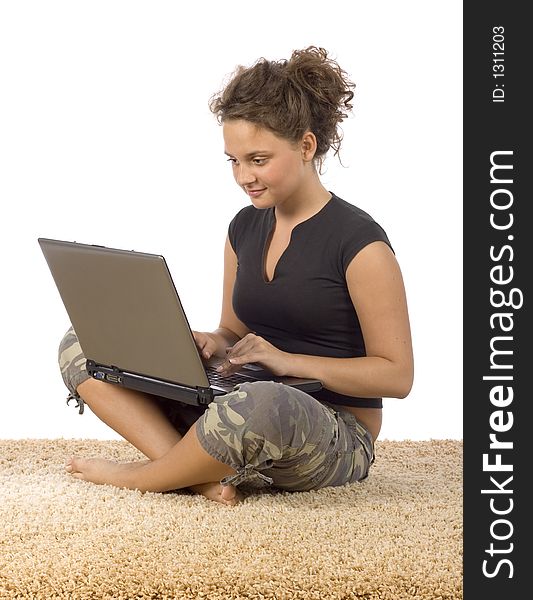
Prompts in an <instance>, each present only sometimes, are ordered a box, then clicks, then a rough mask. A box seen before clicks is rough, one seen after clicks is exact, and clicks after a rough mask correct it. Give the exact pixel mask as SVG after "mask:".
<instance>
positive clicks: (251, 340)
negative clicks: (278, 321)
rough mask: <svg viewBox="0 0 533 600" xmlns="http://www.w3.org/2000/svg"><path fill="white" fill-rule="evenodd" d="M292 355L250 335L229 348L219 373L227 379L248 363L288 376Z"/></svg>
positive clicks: (252, 334) (218, 369) (260, 338)
mask: <svg viewBox="0 0 533 600" xmlns="http://www.w3.org/2000/svg"><path fill="white" fill-rule="evenodd" d="M289 359H290V354H289V353H288V352H283V351H282V350H278V349H277V348H276V347H275V346H273V345H272V344H271V343H270V342H267V341H266V340H265V339H264V338H262V337H259V336H258V335H255V334H254V333H249V334H247V335H245V336H244V337H243V338H242V339H241V340H239V341H238V342H237V343H236V344H235V345H234V346H232V347H231V348H228V351H227V355H226V360H225V361H224V362H223V363H222V365H220V366H219V367H218V368H217V371H218V372H219V373H220V374H221V375H223V376H224V377H227V376H228V375H231V374H232V373H235V372H237V371H239V370H240V368H241V367H242V365H244V364H246V363H259V364H260V365H261V366H262V367H264V368H265V369H268V370H269V371H271V372H272V373H273V374H274V375H288V369H289Z"/></svg>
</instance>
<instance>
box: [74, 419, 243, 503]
mask: <svg viewBox="0 0 533 600" xmlns="http://www.w3.org/2000/svg"><path fill="white" fill-rule="evenodd" d="M70 468H71V473H72V474H73V476H74V477H76V478H78V479H83V480H85V481H92V482H93V483H97V484H110V485H115V486H117V487H122V488H129V489H137V490H140V491H141V492H164V491H168V490H175V489H181V488H187V487H190V486H194V485H197V484H203V483H210V482H213V481H218V480H220V479H222V478H223V477H227V476H229V475H234V474H235V473H236V471H235V469H233V468H232V467H229V466H228V465H226V464H224V463H222V462H220V461H218V460H216V459H215V458H213V457H212V456H211V455H210V454H209V453H208V452H206V451H205V450H204V449H203V447H202V446H201V444H200V442H199V441H198V437H197V435H196V427H195V426H194V425H193V426H192V427H191V428H190V429H189V431H188V432H187V433H186V434H185V436H184V437H183V438H182V439H181V440H180V441H179V442H178V443H177V444H175V445H174V446H173V447H172V448H171V449H170V450H169V451H168V452H167V453H166V454H165V455H164V456H162V457H161V458H158V459H156V460H153V461H149V462H141V463H139V465H138V466H137V467H135V466H132V464H131V463H129V464H127V465H121V464H119V463H116V462H113V461H108V460H101V459H82V458H74V459H72V461H71V463H70Z"/></svg>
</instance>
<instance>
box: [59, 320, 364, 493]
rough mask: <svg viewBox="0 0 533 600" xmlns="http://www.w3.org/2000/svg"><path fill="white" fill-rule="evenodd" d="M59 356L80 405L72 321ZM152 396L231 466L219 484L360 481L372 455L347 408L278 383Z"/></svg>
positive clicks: (300, 487)
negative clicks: (185, 397) (196, 401)
mask: <svg viewBox="0 0 533 600" xmlns="http://www.w3.org/2000/svg"><path fill="white" fill-rule="evenodd" d="M59 364H60V369H61V374H62V377H63V381H64V382H65V385H66V386H67V388H68V389H69V391H70V395H69V398H76V399H77V401H78V404H79V406H80V412H82V411H83V401H82V400H81V399H80V398H79V396H78V394H77V393H76V387H77V386H78V385H79V384H80V383H81V382H82V381H84V380H85V379H88V378H89V375H88V373H87V371H86V369H85V357H84V356H83V352H82V350H81V347H80V345H79V342H78V339H77V337H76V334H75V333H74V330H73V329H72V328H70V329H69V330H68V331H67V333H66V335H65V337H64V338H63V340H62V341H61V344H60V347H59ZM109 385H111V384H109ZM154 400H155V401H157V402H158V403H159V405H160V406H161V408H162V410H163V411H164V412H165V414H166V415H167V416H168V418H169V419H170V420H171V422H172V423H173V424H174V426H175V427H176V429H177V430H178V431H179V432H180V433H181V434H182V435H184V434H185V433H186V431H188V429H189V428H190V427H191V426H192V425H193V424H196V425H195V426H196V434H197V436H198V439H199V441H200V444H201V445H202V447H203V448H204V449H205V450H206V451H207V452H208V453H209V454H210V455H211V456H213V457H214V458H216V459H217V460H219V461H221V462H223V463H225V464H227V465H229V466H231V467H233V468H234V469H235V470H236V474H235V475H230V476H229V477H226V478H224V479H223V480H222V481H221V483H222V484H225V485H228V484H232V485H239V484H241V483H244V484H246V485H247V486H249V487H264V486H270V485H272V486H274V487H276V488H280V489H283V490H290V491H307V490H312V489H318V488H322V487H326V486H338V485H343V484H345V483H352V482H355V481H361V480H362V479H365V478H366V477H367V475H368V470H369V468H370V465H371V464H372V462H373V461H374V445H373V441H372V437H371V435H370V433H369V432H368V431H367V429H366V428H365V427H364V426H363V425H362V424H361V423H359V422H358V421H357V419H356V418H355V417H354V415H352V414H351V413H350V412H349V411H347V410H344V409H342V408H341V407H339V406H334V405H332V404H327V403H324V402H319V401H318V400H316V399H315V398H313V397H312V396H310V395H308V394H306V393H305V392H302V391H300V390H297V389H295V388H292V387H289V386H286V385H283V384H280V383H274V382H266V381H263V382H255V383H244V384H240V385H238V386H236V388H235V389H234V390H233V391H232V392H231V393H229V394H225V395H224V396H219V397H217V398H216V399H215V400H214V401H213V402H211V403H210V404H209V405H208V406H207V408H205V407H200V406H189V405H186V404H183V403H181V402H175V401H173V400H168V399H163V398H157V397H154Z"/></svg>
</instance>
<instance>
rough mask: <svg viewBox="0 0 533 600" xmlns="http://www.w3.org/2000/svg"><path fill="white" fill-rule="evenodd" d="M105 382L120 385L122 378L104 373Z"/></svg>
mask: <svg viewBox="0 0 533 600" xmlns="http://www.w3.org/2000/svg"><path fill="white" fill-rule="evenodd" d="M105 378H106V381H109V382H111V383H121V382H122V377H120V375H111V374H109V373H106V376H105Z"/></svg>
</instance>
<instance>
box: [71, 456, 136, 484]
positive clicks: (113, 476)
mask: <svg viewBox="0 0 533 600" xmlns="http://www.w3.org/2000/svg"><path fill="white" fill-rule="evenodd" d="M142 464H143V463H142V462H139V463H117V462H115V461H113V460H105V459H103V458H77V457H72V458H70V459H69V460H68V461H67V464H66V466H65V469H66V471H67V473H70V474H71V475H72V477H74V478H76V479H82V480H83V481H91V482H92V483H96V484H98V485H105V484H108V485H115V486H117V487H127V482H126V481H125V478H124V475H125V474H126V473H127V472H128V471H132V470H133V469H134V468H135V467H136V466H141V465H142Z"/></svg>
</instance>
